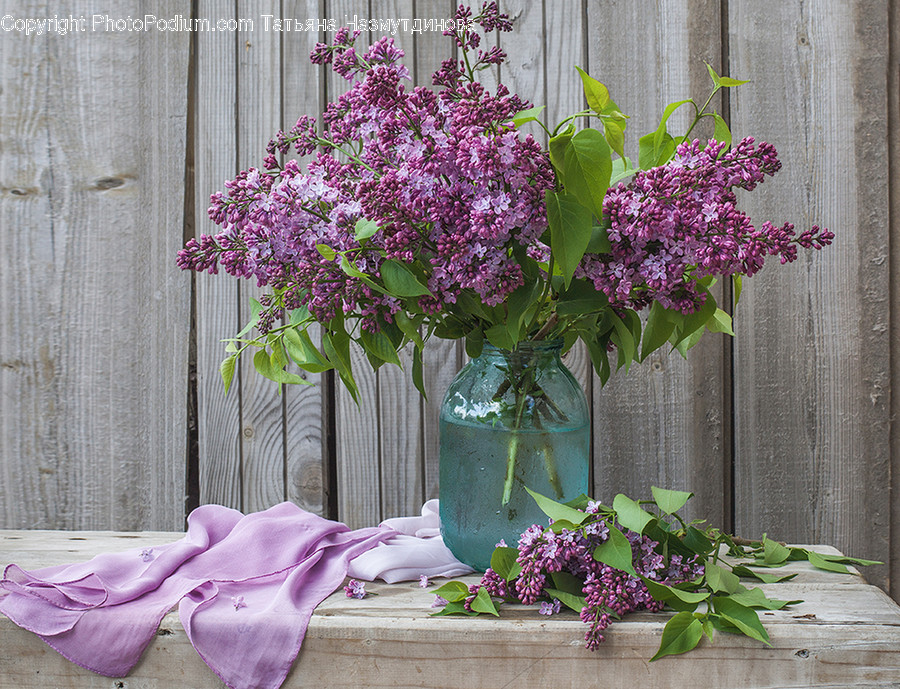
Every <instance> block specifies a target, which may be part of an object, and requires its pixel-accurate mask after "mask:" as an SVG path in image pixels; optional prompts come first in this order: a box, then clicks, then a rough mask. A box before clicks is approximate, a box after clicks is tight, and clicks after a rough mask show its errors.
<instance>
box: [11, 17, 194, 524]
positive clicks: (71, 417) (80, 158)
mask: <svg viewBox="0 0 900 689" xmlns="http://www.w3.org/2000/svg"><path fill="white" fill-rule="evenodd" d="M6 11H8V16H9V17H12V18H13V20H15V19H24V18H35V17H44V18H46V17H52V16H53V14H54V12H53V11H52V7H50V5H49V4H48V3H46V2H37V1H28V2H20V3H16V5H15V8H12V6H9V7H7V8H6V9H5V12H6ZM57 11H59V10H57ZM67 11H68V12H70V13H71V14H72V15H73V16H74V17H81V16H84V17H85V18H86V21H85V22H84V23H83V27H84V28H85V29H87V30H86V31H81V32H73V33H69V34H68V35H65V36H60V35H54V34H49V35H48V34H47V33H44V34H43V35H40V36H38V35H26V34H25V33H24V32H21V31H17V30H10V31H3V32H2V37H0V74H2V82H0V88H2V92H3V94H2V95H3V97H2V98H0V245H2V247H3V251H2V252H0V486H2V488H0V522H2V523H3V524H4V525H7V526H10V527H15V526H17V525H18V526H19V527H23V528H43V529H74V528H81V529H103V528H112V527H113V526H115V527H116V528H120V529H143V528H152V529H178V528H181V527H182V526H183V524H184V497H185V494H184V483H185V460H184V458H185V434H186V430H185V415H186V411H185V410H186V404H185V402H186V399H187V355H188V331H189V327H190V318H189V304H190V301H189V299H190V279H189V277H188V276H186V275H184V274H182V273H181V272H180V271H179V270H177V268H176V267H175V266H174V265H173V263H172V256H173V252H174V251H176V250H177V249H178V247H179V245H181V244H182V242H183V226H184V223H183V220H182V218H183V215H184V195H183V190H184V181H185V135H186V123H187V69H188V57H189V55H188V40H189V36H188V34H186V33H177V32H156V31H151V32H147V33H137V34H136V33H133V32H129V31H110V32H106V31H103V30H97V31H91V30H90V28H91V26H92V21H91V20H92V17H91V15H92V13H94V12H98V11H100V10H98V9H97V7H96V5H94V4H92V3H90V2H81V1H77V2H71V3H67ZM154 11H155V12H157V13H158V14H159V15H160V16H173V15H176V14H182V15H185V16H189V15H190V3H189V2H186V1H185V2H182V1H179V0H171V1H166V2H161V3H158V6H157V7H156V8H155V10H154ZM115 13H121V14H113V13H112V12H110V14H111V15H112V16H113V17H115V18H120V17H121V18H125V17H127V16H132V17H142V16H143V14H144V5H143V3H140V2H136V1H133V2H122V3H117V4H116V10H115ZM103 14H107V13H106V12H103ZM64 16H65V15H64ZM4 21H12V20H10V19H5V20H4ZM8 26H9V25H8ZM12 27H13V29H14V28H15V26H14V24H13V25H12Z"/></svg>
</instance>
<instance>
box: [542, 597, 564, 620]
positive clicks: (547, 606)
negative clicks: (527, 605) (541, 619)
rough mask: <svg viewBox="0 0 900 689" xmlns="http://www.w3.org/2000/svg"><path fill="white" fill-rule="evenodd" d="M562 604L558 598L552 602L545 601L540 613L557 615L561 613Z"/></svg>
mask: <svg viewBox="0 0 900 689" xmlns="http://www.w3.org/2000/svg"><path fill="white" fill-rule="evenodd" d="M559 608H560V602H559V599H558V598H554V599H553V601H552V602H550V601H544V602H543V603H541V609H540V610H539V611H538V612H539V613H540V614H541V615H547V617H549V616H550V615H555V614H557V613H558V612H559Z"/></svg>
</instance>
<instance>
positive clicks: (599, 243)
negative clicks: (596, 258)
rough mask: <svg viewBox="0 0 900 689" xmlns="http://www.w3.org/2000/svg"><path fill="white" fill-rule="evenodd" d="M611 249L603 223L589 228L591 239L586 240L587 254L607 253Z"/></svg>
mask: <svg viewBox="0 0 900 689" xmlns="http://www.w3.org/2000/svg"><path fill="white" fill-rule="evenodd" d="M610 251H612V244H611V243H610V241H609V234H608V233H607V229H606V228H605V227H603V225H594V226H593V227H592V228H591V239H590V241H589V242H588V245H587V250H586V251H585V253H587V254H608V253H609V252H610Z"/></svg>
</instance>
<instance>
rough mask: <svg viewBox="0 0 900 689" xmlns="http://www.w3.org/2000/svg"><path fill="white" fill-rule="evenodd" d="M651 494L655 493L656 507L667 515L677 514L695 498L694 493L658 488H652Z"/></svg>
mask: <svg viewBox="0 0 900 689" xmlns="http://www.w3.org/2000/svg"><path fill="white" fill-rule="evenodd" d="M650 492H651V493H653V500H654V501H655V502H656V506H657V507H659V509H661V510H662V511H663V512H665V513H666V514H675V513H676V512H677V511H678V510H680V509H681V508H682V507H684V505H685V503H686V502H687V501H688V500H690V499H691V498H692V497H693V496H694V494H693V493H687V492H685V491H683V490H666V489H664V488H657V487H656V486H650Z"/></svg>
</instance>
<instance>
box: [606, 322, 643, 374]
mask: <svg viewBox="0 0 900 689" xmlns="http://www.w3.org/2000/svg"><path fill="white" fill-rule="evenodd" d="M607 318H608V319H609V321H610V322H611V323H612V325H613V332H611V333H610V336H609V339H610V340H612V342H613V344H615V345H616V348H617V349H618V351H619V358H618V362H617V364H616V369H617V370H618V369H620V368H622V367H623V366H624V367H625V373H628V369H629V368H630V367H631V362H632V361H633V360H634V355H635V353H636V352H637V343H636V342H635V341H634V335H633V334H632V332H631V329H630V328H629V327H628V326H627V325H626V324H625V321H623V320H622V319H621V318H619V317H618V316H617V315H616V314H615V313H613V312H612V311H611V310H610V311H607V312H606V313H605V314H604V320H606V319H607Z"/></svg>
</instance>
